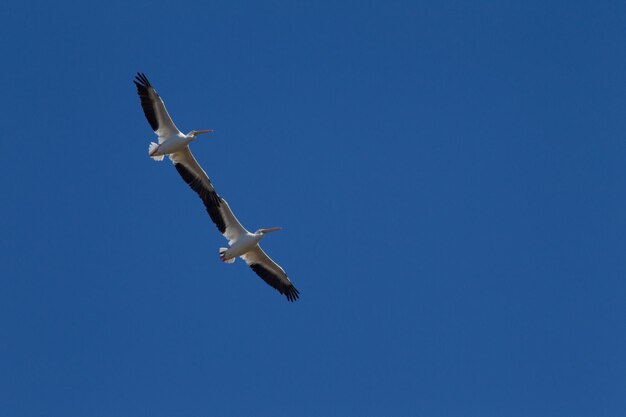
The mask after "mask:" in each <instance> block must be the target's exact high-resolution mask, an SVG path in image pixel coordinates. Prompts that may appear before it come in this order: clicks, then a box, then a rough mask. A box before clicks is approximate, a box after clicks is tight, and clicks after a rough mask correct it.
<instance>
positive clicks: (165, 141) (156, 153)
mask: <svg viewBox="0 0 626 417" xmlns="http://www.w3.org/2000/svg"><path fill="white" fill-rule="evenodd" d="M194 139H195V136H192V135H185V134H184V133H181V132H178V133H177V134H175V135H171V136H169V137H162V136H159V144H158V145H157V146H156V148H154V147H151V148H152V149H154V150H153V151H150V152H149V153H148V154H149V155H150V157H151V158H152V159H155V160H161V159H163V158H162V157H163V156H165V155H169V154H173V153H176V152H180V151H183V150H185V148H186V147H187V145H189V144H190V143H191V142H193V141H194ZM159 157H161V158H159Z"/></svg>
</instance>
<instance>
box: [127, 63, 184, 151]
mask: <svg viewBox="0 0 626 417" xmlns="http://www.w3.org/2000/svg"><path fill="white" fill-rule="evenodd" d="M133 82H134V83H135V85H136V86H137V94H139V98H140V99H141V107H142V108H143V112H144V114H145V115H146V119H148V123H150V126H151V127H152V130H154V133H156V134H157V136H159V143H161V140H160V138H162V137H163V138H167V137H168V136H171V135H175V134H177V133H178V132H179V130H178V128H177V127H176V125H175V124H174V122H173V121H172V118H171V117H170V115H169V114H168V113H167V109H166V108H165V103H163V100H161V97H160V96H159V95H158V94H157V92H156V90H155V89H154V87H152V85H151V84H150V81H148V78H147V77H146V76H145V75H144V74H142V73H140V72H138V73H137V76H136V77H135V79H134V80H133Z"/></svg>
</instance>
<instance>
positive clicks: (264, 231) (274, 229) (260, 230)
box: [256, 227, 282, 236]
mask: <svg viewBox="0 0 626 417" xmlns="http://www.w3.org/2000/svg"><path fill="white" fill-rule="evenodd" d="M278 230H282V227H270V228H269V229H259V230H257V231H256V234H260V235H261V236H263V235H265V234H266V233H269V232H276V231H278Z"/></svg>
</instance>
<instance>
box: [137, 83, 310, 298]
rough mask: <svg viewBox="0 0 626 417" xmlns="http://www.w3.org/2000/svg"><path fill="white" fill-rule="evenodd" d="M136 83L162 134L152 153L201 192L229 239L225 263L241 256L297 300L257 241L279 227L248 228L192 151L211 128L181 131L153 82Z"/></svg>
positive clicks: (150, 118)
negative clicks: (167, 161) (168, 162)
mask: <svg viewBox="0 0 626 417" xmlns="http://www.w3.org/2000/svg"><path fill="white" fill-rule="evenodd" d="M134 83H135V85H136V86H137V93H139V97H140V98H141V106H142V107H143V111H144V113H145V115H146V118H147V119H148V122H149V123H150V126H152V130H154V133H156V134H157V136H158V137H159V144H156V143H151V144H150V148H149V155H150V157H151V158H152V159H154V160H157V161H161V160H163V157H164V155H169V157H170V159H171V160H172V162H173V163H174V167H175V168H176V170H177V171H178V173H179V174H180V176H181V177H182V178H183V180H185V182H186V183H187V184H188V185H189V186H190V187H191V189H192V190H194V191H195V192H196V193H197V194H198V196H199V197H200V199H201V200H202V202H203V203H204V206H205V208H206V210H207V212H208V214H209V216H210V217H211V220H213V222H214V223H215V225H216V226H217V228H218V229H219V231H220V232H221V233H222V234H223V235H224V237H226V239H228V244H229V246H230V247H229V248H220V251H219V253H220V259H221V260H222V261H224V262H226V263H233V262H235V258H237V257H241V258H242V259H243V260H244V261H245V262H246V263H247V264H248V266H250V268H252V270H253V271H254V272H255V273H256V274H257V275H258V276H260V277H261V278H262V279H263V280H264V281H265V282H267V283H268V284H269V285H271V286H272V287H274V288H275V289H276V290H278V292H280V293H281V294H283V295H285V296H286V297H287V300H289V301H295V300H297V299H298V297H299V294H300V293H299V292H298V290H297V289H296V288H295V287H294V286H293V284H292V283H291V281H290V280H289V278H288V277H287V274H286V273H285V271H284V270H283V269H282V268H281V267H280V265H278V264H277V263H276V262H274V261H273V260H272V259H271V258H270V257H269V256H267V255H266V254H265V252H263V249H261V247H260V246H259V244H258V243H259V241H260V240H261V239H262V238H263V237H264V236H265V234H267V233H270V232H274V231H277V230H280V228H279V227H272V228H269V229H259V230H257V231H256V232H255V233H250V232H249V231H247V230H246V229H245V228H244V227H243V226H242V225H241V223H239V221H238V220H237V218H236V217H235V215H234V214H233V212H232V211H231V210H230V207H229V206H228V203H227V202H226V200H224V199H223V198H221V197H220V196H219V195H218V194H217V193H216V192H215V189H214V188H213V185H212V184H211V180H209V177H208V176H207V174H206V172H204V170H203V169H202V167H200V165H199V164H198V162H197V161H196V159H195V158H194V157H193V155H192V153H191V151H190V150H189V146H188V145H189V144H190V143H191V142H192V141H194V140H195V139H196V135H199V134H202V133H208V132H212V130H199V131H195V130H192V131H191V132H189V134H187V135H185V134H183V133H181V132H180V131H179V130H178V129H177V128H176V126H175V125H174V122H172V119H171V118H170V116H169V115H168V114H167V110H166V109H165V104H163V100H161V97H159V95H158V94H157V92H156V90H155V89H154V88H153V87H152V85H150V82H149V81H148V78H146V76H145V75H144V74H141V73H137V77H136V79H135V80H134Z"/></svg>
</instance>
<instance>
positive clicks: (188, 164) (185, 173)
mask: <svg viewBox="0 0 626 417" xmlns="http://www.w3.org/2000/svg"><path fill="white" fill-rule="evenodd" d="M170 159H171V160H172V162H173V163H174V167H175V168H176V170H177V171H178V173H179V174H180V176H181V177H182V178H183V180H185V182H186V183H187V184H188V185H189V187H191V189H192V190H194V191H195V192H196V193H197V194H198V196H199V197H200V199H201V200H202V203H204V207H205V208H206V211H207V213H208V214H209V217H211V220H213V223H215V225H216V226H217V229H218V230H219V231H220V233H221V234H223V235H224V237H225V238H226V239H228V240H229V241H230V242H232V241H233V240H237V238H238V237H239V235H241V234H244V233H246V232H247V230H246V229H245V228H244V227H243V226H242V225H241V223H239V220H237V218H236V217H235V215H234V214H233V212H232V211H231V210H230V207H229V206H228V203H227V202H226V200H224V199H223V198H222V197H220V196H219V195H218V194H217V192H215V188H213V184H211V180H210V179H209V177H208V176H207V174H206V172H204V170H203V169H202V167H201V166H200V164H198V161H196V158H194V157H193V154H192V153H191V151H190V150H189V147H186V148H185V150H184V151H180V152H176V153H173V154H171V155H170Z"/></svg>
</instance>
